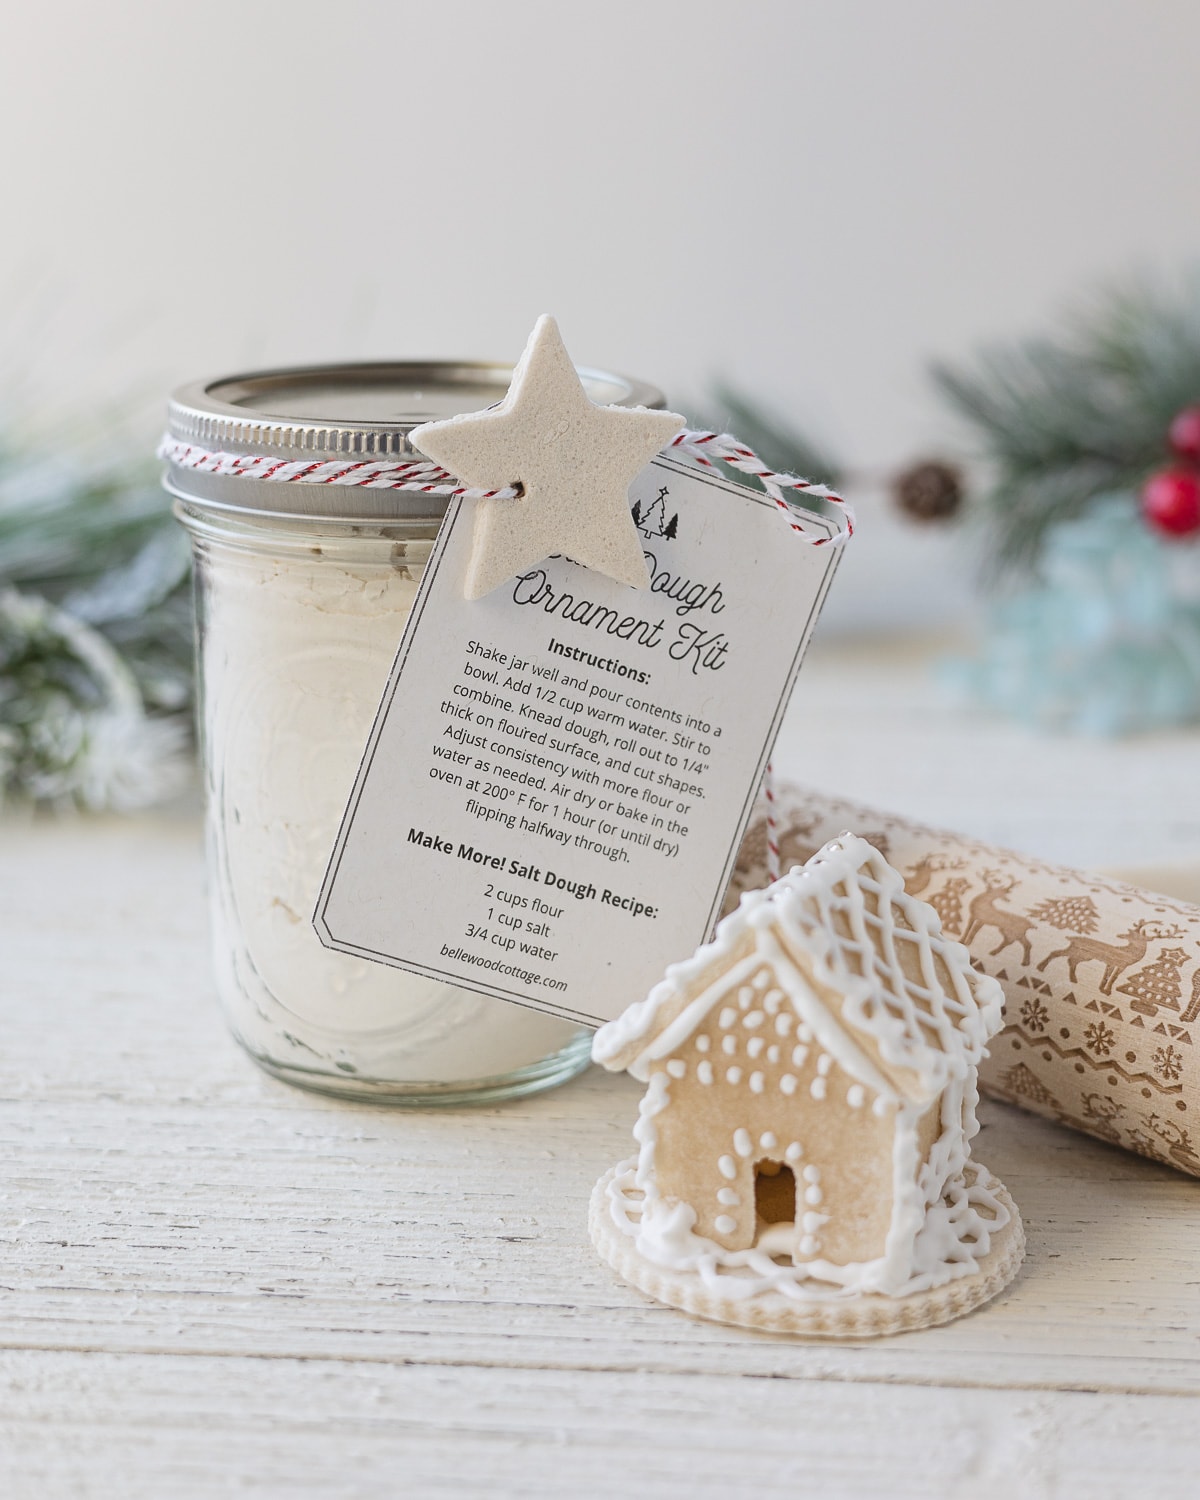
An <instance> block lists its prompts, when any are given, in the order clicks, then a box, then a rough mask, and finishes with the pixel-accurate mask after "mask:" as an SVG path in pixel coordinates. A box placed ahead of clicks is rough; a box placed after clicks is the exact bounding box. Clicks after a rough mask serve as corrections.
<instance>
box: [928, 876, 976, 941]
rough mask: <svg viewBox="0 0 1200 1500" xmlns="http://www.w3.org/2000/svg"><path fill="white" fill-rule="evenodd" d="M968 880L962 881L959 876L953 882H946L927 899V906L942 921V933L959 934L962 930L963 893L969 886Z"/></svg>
mask: <svg viewBox="0 0 1200 1500" xmlns="http://www.w3.org/2000/svg"><path fill="white" fill-rule="evenodd" d="M970 884H971V882H970V881H969V880H965V879H963V877H962V876H961V875H959V876H956V877H955V878H954V879H953V880H947V882H946V884H945V885H944V886H943V887H942V889H941V890H940V891H935V892H934V893H933V895H932V896H930V898H929V904H930V906H932V907H933V909H934V911H935V912H937V914H938V916H939V917H941V919H942V930H943V931H944V932H961V931H962V930H963V904H962V898H963V892H964V891H965V890H966V889H967V888H968V887H969V886H970Z"/></svg>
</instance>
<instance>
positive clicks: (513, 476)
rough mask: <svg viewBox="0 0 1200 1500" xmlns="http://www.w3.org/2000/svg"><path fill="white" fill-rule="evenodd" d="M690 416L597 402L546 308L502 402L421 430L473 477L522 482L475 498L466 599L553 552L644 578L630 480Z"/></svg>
mask: <svg viewBox="0 0 1200 1500" xmlns="http://www.w3.org/2000/svg"><path fill="white" fill-rule="evenodd" d="M684 425H685V423H684V420H683V418H682V417H679V416H676V415H675V413H674V412H669V411H648V410H646V408H645V407H640V406H633V407H627V406H596V405H594V404H593V403H592V402H591V401H589V400H588V398H587V394H586V392H585V391H584V389H583V386H582V384H581V383H580V380H579V376H578V375H577V374H576V373H575V367H574V365H572V363H571V360H570V357H569V355H568V354H567V351H566V349H565V347H564V346H563V341H562V336H561V335H560V334H559V331H558V324H557V323H556V322H555V321H554V319H553V318H551V317H541V318H539V319H538V321H537V324H536V326H535V327H534V330H533V333H532V334H531V335H530V337H529V342H528V343H527V344H526V345H525V352H524V353H523V354H522V355H521V359H520V362H519V363H518V365H517V367H516V369H515V370H514V371H513V378H512V384H511V385H510V386H509V388H508V394H507V395H506V396H505V398H504V400H503V401H501V403H500V404H499V406H496V407H493V408H491V409H490V410H489V411H481V412H468V413H464V414H463V415H462V416H457V417H451V418H449V419H448V420H447V421H445V422H426V423H425V424H424V425H423V426H421V427H417V428H414V430H413V432H412V435H411V441H412V443H413V445H414V447H416V448H419V449H420V451H421V452H422V453H424V454H425V455H426V456H427V457H428V458H431V459H433V461H434V463H437V464H440V465H441V466H442V468H444V469H447V470H449V472H450V473H451V474H454V475H456V476H457V477H458V478H459V479H460V480H462V482H463V483H464V484H467V485H470V486H471V487H472V488H478V489H487V490H491V489H502V488H503V487H504V486H505V485H511V484H518V483H519V484H520V486H521V489H522V491H523V493H522V494H521V495H519V496H517V497H516V498H514V499H508V500H504V499H484V500H478V501H476V510H475V530H474V533H473V536H472V544H473V545H472V550H471V558H470V562H469V563H468V565H467V577H466V585H465V589H464V592H465V594H466V596H467V598H468V599H482V598H483V596H484V595H485V594H489V593H491V591H492V589H494V588H495V587H496V586H497V585H498V584H501V583H504V582H505V581H506V580H507V579H509V578H512V577H514V576H515V575H516V574H518V573H524V572H527V571H528V569H530V568H532V567H534V566H535V565H536V564H537V563H540V562H542V561H543V560H544V559H545V558H547V557H549V556H551V555H552V554H554V553H562V554H563V555H565V556H566V557H569V558H570V559H571V560H572V561H573V562H577V563H581V564H582V565H583V566H584V567H585V568H595V569H596V570H597V571H598V572H601V573H605V574H607V575H608V577H609V578H615V579H616V580H617V582H618V583H627V584H631V585H632V586H633V587H634V588H645V587H646V586H647V585H648V584H649V582H650V575H649V572H648V570H647V568H646V560H645V558H644V557H643V556H642V544H641V541H640V540H639V538H638V531H637V527H636V525H635V524H634V521H633V517H632V515H631V514H630V509H629V486H630V484H631V483H632V481H633V479H634V476H635V475H636V474H638V473H639V472H640V471H641V470H642V469H643V468H645V466H646V465H647V464H648V463H649V462H650V460H651V459H652V458H653V457H654V455H655V454H656V453H657V452H658V451H659V449H660V448H662V447H663V445H664V444H665V443H669V442H670V440H671V439H672V438H673V437H674V436H675V435H676V433H678V432H679V431H680V429H681V428H682V427H683V426H684Z"/></svg>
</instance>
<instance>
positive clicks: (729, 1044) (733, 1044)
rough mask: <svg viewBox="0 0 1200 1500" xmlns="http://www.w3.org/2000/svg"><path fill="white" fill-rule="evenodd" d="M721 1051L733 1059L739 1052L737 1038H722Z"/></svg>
mask: <svg viewBox="0 0 1200 1500" xmlns="http://www.w3.org/2000/svg"><path fill="white" fill-rule="evenodd" d="M721 1051H722V1052H724V1053H725V1055H726V1057H732V1056H733V1054H734V1053H735V1052H736V1051H737V1037H735V1036H727V1037H722V1038H721Z"/></svg>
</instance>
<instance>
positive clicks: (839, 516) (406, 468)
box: [158, 427, 854, 880]
mask: <svg viewBox="0 0 1200 1500" xmlns="http://www.w3.org/2000/svg"><path fill="white" fill-rule="evenodd" d="M663 451H664V452H671V451H676V452H679V453H683V454H686V456H687V457H688V458H690V459H692V460H694V461H695V462H696V463H698V464H701V465H702V466H703V467H704V468H706V469H714V468H716V461H717V460H719V461H720V462H721V463H726V464H728V465H729V466H730V467H731V468H734V469H737V470H739V471H740V472H741V473H743V474H751V475H753V476H754V478H755V479H757V480H758V481H759V482H760V483H761V485H762V487H763V489H764V490H765V491H766V492H767V494H768V495H769V496H770V497H771V499H772V500H773V501H774V502H775V504H776V505H777V506H778V508H779V511H780V513H781V514H782V515H783V517H784V518H785V520H786V521H787V523H788V525H789V527H790V528H791V530H792V532H793V533H794V534H795V535H796V536H798V537H799V538H800V540H801V541H803V542H806V543H808V544H809V545H810V546H812V547H838V546H843V545H844V544H845V543H846V542H848V541H849V540H850V538H851V537H852V536H853V535H854V512H853V510H852V509H851V508H850V506H849V505H847V503H846V501H845V500H844V499H843V498H842V496H841V495H839V494H837V493H836V491H834V490H831V489H830V488H829V487H828V485H824V484H813V483H811V482H810V481H809V480H807V479H799V478H797V476H796V475H795V474H778V473H776V472H775V470H774V469H769V468H768V467H767V465H766V464H764V463H763V461H762V459H761V458H759V456H758V454H757V453H755V452H754V450H753V448H748V447H747V446H746V444H745V443H739V442H738V440H737V439H736V438H735V437H732V436H731V435H730V434H729V433H728V432H698V431H694V430H692V429H691V428H687V427H685V428H684V430H683V431H682V432H681V433H679V434H678V435H677V436H676V437H674V438H673V439H672V440H671V442H669V443H668V444H667V446H666V448H665V449H664V450H663ZM158 456H159V458H161V459H164V460H165V461H166V462H167V463H171V464H174V465H175V466H176V468H180V469H196V470H199V471H200V472H202V473H205V474H222V475H228V476H229V477H231V478H235V479H256V480H258V481H259V482H260V483H261V482H263V481H267V482H269V483H271V484H332V485H337V486H340V487H349V488H353V489H368V490H407V491H410V492H412V493H416V494H422V495H445V496H447V497H448V498H453V497H454V496H463V497H465V498H467V499H477V500H512V499H516V497H517V496H518V495H519V494H520V490H519V489H517V488H516V486H515V485H511V484H509V485H504V486H503V487H502V488H501V489H498V490H478V489H470V488H468V487H467V486H466V485H462V484H459V483H458V481H457V480H456V479H455V477H454V475H453V474H451V473H450V472H449V471H448V470H446V469H443V468H441V467H440V466H439V465H438V464H435V463H431V462H430V461H429V460H428V459H408V460H403V461H397V460H395V459H374V460H353V461H347V460H346V459H341V458H333V459H321V460H317V461H309V460H306V459H300V460H297V461H291V462H289V461H287V460H284V459H280V458H273V457H271V456H269V455H265V454H253V453H221V452H211V451H209V450H208V449H205V448H197V447H196V446H195V445H194V444H192V443H183V442H179V441H178V440H177V439H175V438H172V437H165V438H164V439H163V440H162V442H161V443H160V444H159V448H158ZM785 490H793V491H795V492H797V493H799V494H803V495H808V496H810V497H811V498H813V499H816V500H825V501H827V502H828V503H829V504H830V505H832V506H835V507H836V510H835V512H834V517H833V519H834V521H835V523H836V530H835V531H834V532H833V533H832V534H826V533H825V532H814V531H810V530H809V529H808V528H807V526H806V525H805V524H804V522H803V521H801V520H800V519H799V518H798V517H797V514H796V511H795V510H793V508H792V507H791V505H789V504H788V501H787V497H786V495H785V493H784V491H785ZM763 792H764V795H765V798H766V803H767V874H768V876H769V877H770V879H771V880H778V879H779V840H778V829H777V827H776V821H775V787H774V782H773V777H772V774H771V765H770V763H769V762H768V764H767V770H766V775H765V776H764V778H763Z"/></svg>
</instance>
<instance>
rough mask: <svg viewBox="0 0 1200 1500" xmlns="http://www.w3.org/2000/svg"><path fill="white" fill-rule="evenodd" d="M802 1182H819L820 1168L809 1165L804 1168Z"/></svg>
mask: <svg viewBox="0 0 1200 1500" xmlns="http://www.w3.org/2000/svg"><path fill="white" fill-rule="evenodd" d="M804 1180H805V1182H820V1180H821V1169H820V1167H814V1166H811V1165H810V1166H807V1167H805V1169H804Z"/></svg>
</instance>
